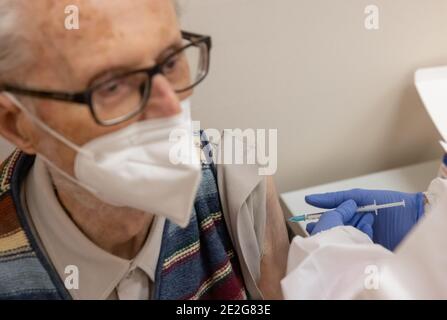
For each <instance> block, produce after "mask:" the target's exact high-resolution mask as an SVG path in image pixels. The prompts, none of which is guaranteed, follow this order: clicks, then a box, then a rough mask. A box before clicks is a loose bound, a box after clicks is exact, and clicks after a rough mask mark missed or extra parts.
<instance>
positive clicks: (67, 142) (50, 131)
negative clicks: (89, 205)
mask: <svg viewBox="0 0 447 320" xmlns="http://www.w3.org/2000/svg"><path fill="white" fill-rule="evenodd" d="M3 94H4V95H5V96H7V97H8V99H9V100H11V102H13V103H14V104H15V105H16V106H17V107H18V108H19V109H20V110H22V112H24V113H25V114H26V115H28V116H29V117H30V118H31V119H32V120H33V121H34V122H35V123H36V124H37V125H38V126H39V127H40V128H41V129H42V130H44V131H46V132H47V133H48V134H49V135H51V136H53V137H55V138H56V139H57V140H59V141H60V142H62V143H63V144H65V145H66V146H67V147H69V148H71V149H73V150H75V151H76V152H78V153H82V154H84V155H86V156H89V157H92V158H93V155H92V154H91V153H90V152H87V151H86V150H83V149H82V148H80V147H79V146H77V145H76V144H74V143H73V142H71V141H70V140H68V139H67V138H65V137H64V136H63V135H61V134H60V133H58V132H56V131H55V130H53V129H52V128H50V127H49V126H48V125H47V124H46V123H44V122H43V121H42V120H40V119H39V118H38V117H37V116H35V115H34V114H33V113H32V112H30V111H29V110H28V109H27V108H25V107H24V106H23V104H22V103H21V102H20V101H19V100H18V99H17V98H16V97H14V96H13V95H12V94H10V93H9V92H4V93H3ZM37 156H38V157H39V158H40V159H42V161H43V162H45V163H46V164H47V165H48V166H49V167H51V168H52V169H54V170H55V171H56V172H58V173H59V174H60V175H62V176H63V177H65V178H66V179H68V180H69V181H71V182H72V183H74V184H76V185H78V186H80V187H81V188H84V189H85V190H87V191H89V192H91V193H92V194H95V195H96V194H98V192H97V191H96V190H94V189H92V188H91V187H89V186H87V185H85V184H84V183H82V182H80V181H78V180H77V179H75V178H73V177H72V176H71V175H69V174H68V173H66V172H65V171H64V170H62V169H60V168H59V167H58V166H56V165H55V164H53V163H52V162H51V161H50V160H49V159H48V158H47V157H45V156H44V155H42V154H38V155H37Z"/></svg>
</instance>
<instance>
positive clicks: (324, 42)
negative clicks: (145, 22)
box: [180, 0, 447, 191]
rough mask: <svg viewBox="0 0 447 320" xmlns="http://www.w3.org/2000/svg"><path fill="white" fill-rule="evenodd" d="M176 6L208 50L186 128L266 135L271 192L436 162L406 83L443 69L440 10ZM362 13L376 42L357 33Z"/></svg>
mask: <svg viewBox="0 0 447 320" xmlns="http://www.w3.org/2000/svg"><path fill="white" fill-rule="evenodd" d="M180 3H181V4H182V5H181V12H182V25H183V27H184V28H185V29H186V30H189V31H195V32H200V33H204V34H209V35H212V36H213V40H214V48H213V53H212V69H211V74H210V76H209V78H208V79H207V81H206V82H205V83H203V85H201V86H200V87H199V88H198V89H197V91H196V95H195V97H194V100H193V102H194V105H193V111H194V118H196V119H197V120H201V121H202V127H205V128H207V127H212V128H219V129H223V128H234V127H240V128H277V129H278V139H279V146H278V148H279V155H278V161H279V170H278V173H277V177H276V178H277V183H278V185H279V188H280V190H281V191H288V190H293V189H298V188H302V187H307V186H311V185H316V184H320V183H324V182H329V181H335V180H339V179H343V178H348V177H353V176H358V175H362V174H367V173H370V172H375V171H379V170H384V169H389V168H393V167H397V166H401V165H407V164H413V163H417V162H422V161H425V160H429V159H433V158H436V157H440V156H441V154H442V153H441V148H440V147H439V145H438V142H437V141H438V140H439V136H438V133H437V132H436V130H435V129H434V126H433V125H432V123H431V121H430V119H429V117H428V115H427V113H426V111H425V110H424V108H423V106H422V104H421V102H420V100H419V97H418V95H417V93H416V91H415V88H414V86H413V74H414V71H415V70H416V69H417V68H419V67H424V66H434V65H443V64H447V38H446V30H447V1H445V0H392V1H390V0H368V1H364V0H207V1H204V0H183V1H180ZM370 4H375V5H377V6H378V7H379V9H380V29H379V30H378V31H367V30H366V29H365V27H364V20H365V18H366V15H365V13H364V10H365V7H366V6H367V5H370Z"/></svg>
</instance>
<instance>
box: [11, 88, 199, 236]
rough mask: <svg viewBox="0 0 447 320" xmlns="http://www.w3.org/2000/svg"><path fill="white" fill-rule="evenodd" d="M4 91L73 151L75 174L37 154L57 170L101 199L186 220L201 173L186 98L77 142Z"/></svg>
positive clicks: (180, 222)
mask: <svg viewBox="0 0 447 320" xmlns="http://www.w3.org/2000/svg"><path fill="white" fill-rule="evenodd" d="M8 96H9V97H10V99H11V100H12V101H13V102H14V103H16V104H17V105H18V106H19V107H20V108H21V109H22V110H23V111H24V112H26V113H27V114H28V115H30V117H31V118H32V119H33V120H34V122H35V123H36V124H37V125H39V126H40V127H41V128H42V129H43V130H45V131H46V132H48V133H49V134H50V135H52V136H53V137H55V138H56V139H58V140H59V141H61V142H62V143H64V144H66V145H67V146H69V147H70V148H72V149H74V150H75V151H77V155H76V158H75V162H74V174H75V178H74V177H71V176H70V175H69V174H67V173H66V172H64V171H62V170H61V169H59V168H57V167H56V166H55V165H54V164H52V163H51V162H50V161H49V160H47V159H46V158H45V157H43V156H41V155H40V156H41V157H42V158H43V160H44V161H45V162H47V163H48V164H49V165H50V166H52V167H53V168H55V169H56V170H57V171H58V172H60V173H61V174H62V175H64V176H65V177H67V178H68V179H70V180H72V181H73V182H75V183H77V184H78V185H80V186H82V187H83V188H85V189H87V190H88V191H90V192H91V193H93V194H94V195H95V196H96V197H97V198H98V199H100V200H102V201H103V202H105V203H108V204H111V205H114V206H117V207H130V208H134V209H138V210H141V211H144V212H147V213H151V214H156V215H160V216H164V217H166V218H168V219H169V220H171V221H172V222H174V223H176V224H177V225H179V226H180V227H186V226H187V225H188V223H189V219H190V216H191V210H192V206H193V204H194V199H195V195H196V192H197V188H198V185H199V183H200V177H201V166H200V161H199V157H198V152H197V150H196V148H195V146H194V141H193V129H192V121H191V116H190V103H189V101H183V102H182V103H181V104H182V112H181V113H180V114H178V115H175V116H172V117H169V118H160V119H151V120H145V121H141V122H137V123H134V124H131V125H129V126H128V127H126V128H124V129H121V130H118V131H115V132H112V133H110V134H107V135H104V136H101V137H99V138H96V139H93V140H92V141H90V142H88V143H87V144H85V145H83V146H82V147H79V146H77V145H75V144H73V143H72V142H71V141H69V140H67V139H66V138H65V137H63V136H62V135H60V134H59V133H57V132H55V131H54V130H53V129H51V128H50V127H48V126H47V125H46V124H45V123H43V122H42V121H41V120H40V119H38V118H37V117H36V116H35V115H33V114H32V113H31V112H29V111H28V110H27V109H26V108H24V107H23V106H22V105H21V104H20V102H19V101H17V99H16V98H15V97H14V96H12V95H10V94H8Z"/></svg>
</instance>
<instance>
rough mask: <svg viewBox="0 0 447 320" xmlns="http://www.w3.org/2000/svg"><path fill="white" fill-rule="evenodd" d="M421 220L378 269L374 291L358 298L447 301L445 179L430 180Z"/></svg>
mask: <svg viewBox="0 0 447 320" xmlns="http://www.w3.org/2000/svg"><path fill="white" fill-rule="evenodd" d="M426 195H427V198H428V201H429V205H428V206H427V207H426V210H427V211H426V214H425V217H424V218H423V219H422V220H421V221H420V222H419V223H418V225H417V226H416V227H415V228H414V229H413V230H412V231H411V233H410V234H409V235H408V236H407V237H406V238H405V240H404V241H403V242H402V244H401V245H399V247H398V248H397V249H396V254H395V256H394V257H393V258H392V259H389V260H387V261H386V262H385V263H384V264H383V265H381V266H380V277H379V279H380V282H379V286H378V288H377V289H376V290H363V291H362V292H361V293H359V294H358V295H357V297H356V298H358V299H447V277H446V270H447V253H446V247H447V232H446V230H447V180H444V179H436V180H434V181H433V182H432V183H431V185H430V187H429V189H428V191H427V193H426Z"/></svg>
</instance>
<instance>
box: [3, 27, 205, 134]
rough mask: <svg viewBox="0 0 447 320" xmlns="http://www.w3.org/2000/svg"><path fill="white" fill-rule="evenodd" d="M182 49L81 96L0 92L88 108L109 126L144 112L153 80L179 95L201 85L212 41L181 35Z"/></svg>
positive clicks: (8, 88) (5, 87) (19, 90)
mask: <svg viewBox="0 0 447 320" xmlns="http://www.w3.org/2000/svg"><path fill="white" fill-rule="evenodd" d="M182 39H183V46H182V47H181V48H180V49H178V50H176V51H175V52H173V53H172V54H170V55H169V56H168V57H167V58H165V59H163V61H162V62H161V63H159V64H157V65H155V66H153V67H150V68H145V69H139V70H135V71H130V72H126V73H123V74H120V75H117V76H116V77H113V78H112V79H109V80H106V81H103V82H100V83H98V84H95V85H93V86H91V87H90V88H88V89H86V90H85V91H82V92H75V93H69V92H51V91H37V90H30V89H25V88H20V87H15V86H10V85H3V86H0V92H1V91H8V92H10V93H17V94H21V95H25V96H31V97H36V98H42V99H51V100H57V101H65V102H72V103H77V104H80V105H81V106H84V107H85V106H88V107H89V109H90V112H91V114H92V116H93V118H94V119H95V121H96V123H98V124H99V125H102V126H112V125H116V124H119V123H122V122H124V121H127V120H129V119H131V118H133V117H135V116H136V115H138V114H140V113H142V112H143V110H144V109H145V108H146V106H147V102H148V101H149V98H150V94H151V88H152V79H153V78H154V76H156V75H158V74H161V75H163V76H164V77H166V79H167V80H168V81H169V83H170V84H171V86H172V88H173V90H174V91H175V92H176V93H178V94H180V93H184V92H187V91H189V90H191V89H192V88H194V87H195V86H197V85H198V84H199V83H200V82H202V81H203V80H204V79H205V78H206V76H207V75H208V71H209V65H210V51H211V45H212V41H211V37H209V36H203V35H199V34H194V33H190V32H186V31H182Z"/></svg>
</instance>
